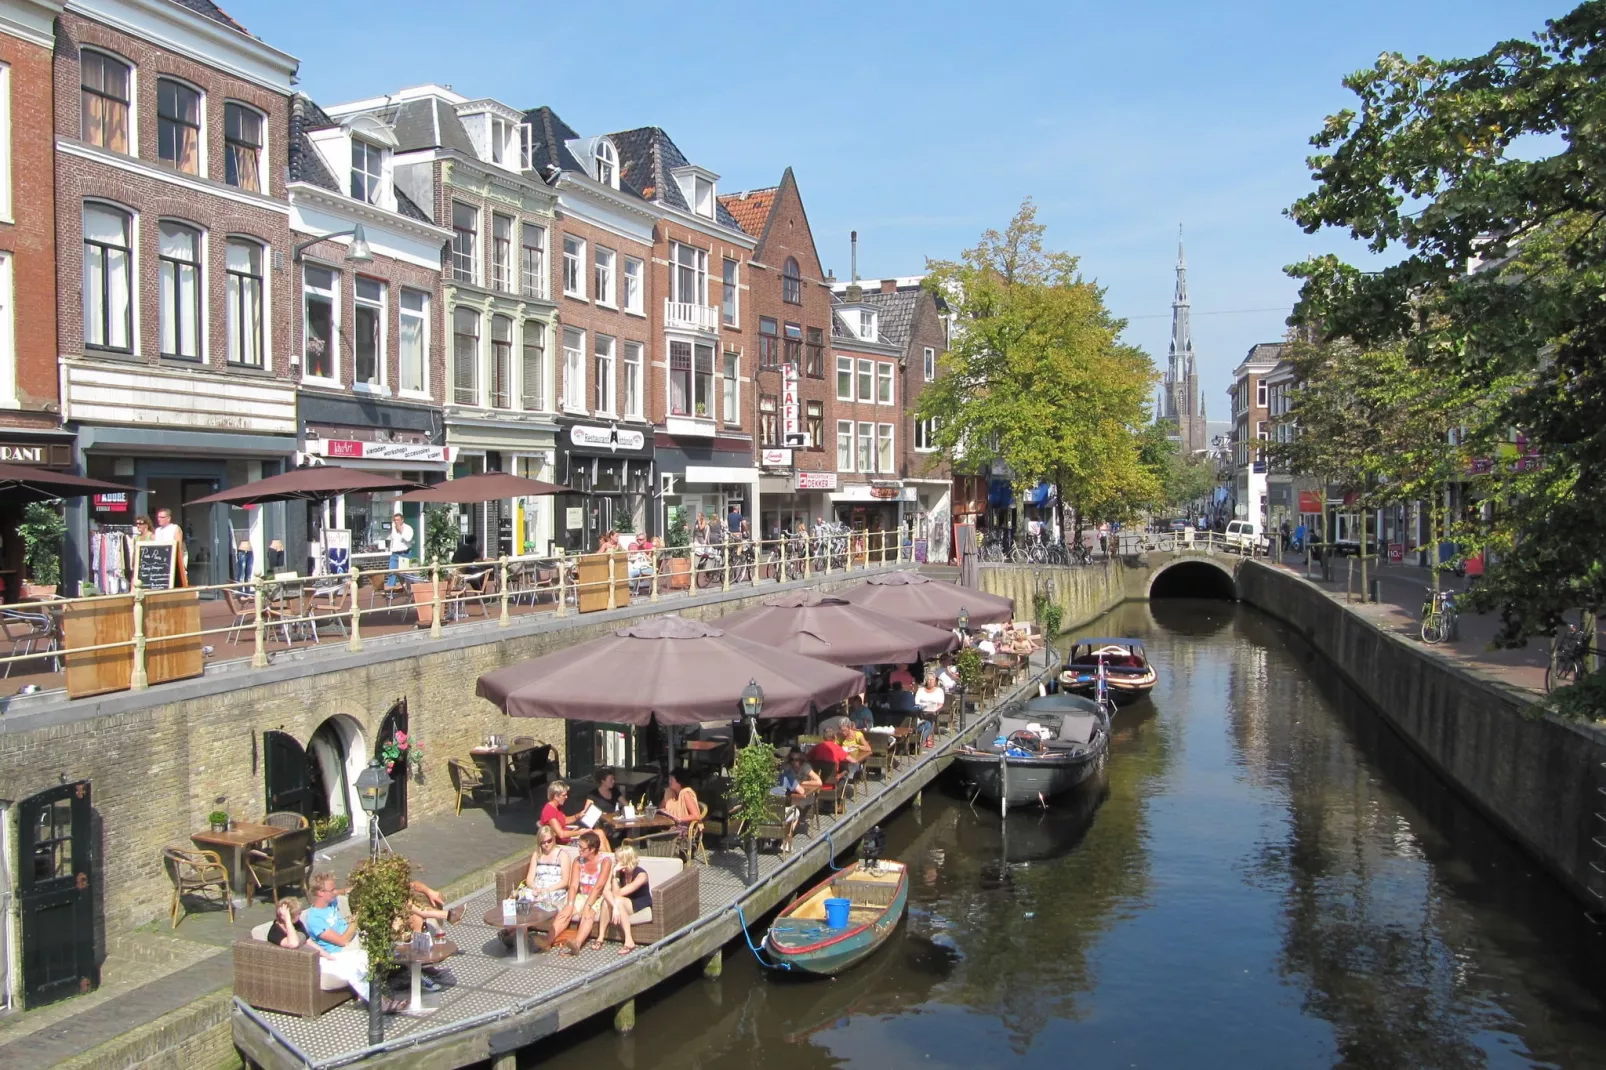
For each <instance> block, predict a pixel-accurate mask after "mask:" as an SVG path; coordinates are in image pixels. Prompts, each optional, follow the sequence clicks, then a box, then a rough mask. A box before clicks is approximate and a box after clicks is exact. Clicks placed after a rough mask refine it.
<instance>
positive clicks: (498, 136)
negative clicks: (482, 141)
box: [491, 115, 513, 167]
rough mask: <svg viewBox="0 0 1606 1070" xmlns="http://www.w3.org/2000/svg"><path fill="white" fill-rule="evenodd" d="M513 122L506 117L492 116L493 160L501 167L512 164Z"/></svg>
mask: <svg viewBox="0 0 1606 1070" xmlns="http://www.w3.org/2000/svg"><path fill="white" fill-rule="evenodd" d="M512 140H513V124H512V123H510V122H508V121H507V120H506V119H498V118H497V117H496V116H494V115H493V116H491V162H492V163H494V164H497V165H498V166H501V167H510V166H511V165H512V155H513V154H512V151H511V150H512Z"/></svg>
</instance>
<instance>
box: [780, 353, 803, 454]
mask: <svg viewBox="0 0 1606 1070" xmlns="http://www.w3.org/2000/svg"><path fill="white" fill-rule="evenodd" d="M800 404H802V402H800V401H799V400H798V395H797V365H796V364H782V365H781V430H782V431H784V432H785V433H786V434H787V435H789V436H790V435H795V434H797V433H798V432H799V431H801V430H803V428H802V427H801V426H800V425H799V419H800V417H799V414H798V406H799V405H800ZM786 441H787V442H790V441H792V440H791V439H790V438H787V439H786ZM787 463H788V464H790V463H791V462H790V461H788V462H787Z"/></svg>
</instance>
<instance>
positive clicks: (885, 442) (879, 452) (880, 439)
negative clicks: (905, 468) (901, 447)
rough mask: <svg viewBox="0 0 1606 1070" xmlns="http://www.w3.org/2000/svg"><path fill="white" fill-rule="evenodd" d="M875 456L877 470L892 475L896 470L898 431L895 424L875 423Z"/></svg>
mask: <svg viewBox="0 0 1606 1070" xmlns="http://www.w3.org/2000/svg"><path fill="white" fill-rule="evenodd" d="M883 454H884V456H883ZM875 457H876V471H877V472H880V473H881V474H882V475H893V474H895V473H896V472H897V471H898V431H897V425H896V424H876V429H875Z"/></svg>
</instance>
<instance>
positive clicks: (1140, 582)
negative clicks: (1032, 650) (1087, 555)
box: [978, 560, 1147, 631]
mask: <svg viewBox="0 0 1606 1070" xmlns="http://www.w3.org/2000/svg"><path fill="white" fill-rule="evenodd" d="M978 571H979V575H980V578H979V580H978V585H979V586H980V587H981V589H982V590H983V591H986V592H988V593H989V594H998V595H1003V596H1004V597H1005V598H1013V599H1014V600H1015V615H1016V616H1017V617H1019V618H1020V619H1022V620H1028V619H1036V618H1035V613H1036V603H1035V602H1034V601H1033V599H1034V598H1035V597H1036V596H1037V595H1038V594H1039V593H1044V594H1049V595H1052V597H1053V599H1054V601H1055V602H1056V603H1057V604H1058V605H1059V607H1060V609H1062V610H1063V611H1064V615H1063V618H1062V620H1063V623H1062V624H1061V625H1060V627H1061V628H1063V629H1065V630H1067V631H1070V630H1073V629H1075V628H1079V627H1081V626H1082V625H1084V624H1086V623H1087V622H1089V621H1091V620H1096V619H1097V618H1099V617H1101V616H1103V615H1104V614H1106V613H1108V612H1109V611H1110V610H1112V609H1114V608H1115V607H1116V606H1118V605H1120V604H1121V603H1122V602H1125V601H1127V600H1128V599H1131V598H1142V597H1145V596H1146V593H1147V590H1146V583H1145V581H1146V580H1147V573H1146V571H1144V572H1143V574H1142V575H1138V574H1137V573H1138V571H1140V570H1134V569H1131V568H1128V567H1127V566H1126V565H1124V564H1122V563H1121V562H1120V561H1118V560H1114V561H1104V562H1101V563H1099V564H1096V565H1088V566H1085V567H1080V568H1078V567H1069V566H1058V565H982V566H981V568H980V569H979V570H978ZM1134 584H1136V585H1137V586H1136V587H1135V588H1134ZM1134 591H1135V592H1136V593H1134Z"/></svg>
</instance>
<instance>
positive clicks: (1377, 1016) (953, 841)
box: [521, 601, 1606, 1070]
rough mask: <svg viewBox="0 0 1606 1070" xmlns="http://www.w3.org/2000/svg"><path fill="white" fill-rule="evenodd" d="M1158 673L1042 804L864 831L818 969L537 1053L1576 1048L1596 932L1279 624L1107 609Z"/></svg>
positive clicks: (1458, 1056)
mask: <svg viewBox="0 0 1606 1070" xmlns="http://www.w3.org/2000/svg"><path fill="white" fill-rule="evenodd" d="M1083 634H1113V635H1126V634H1136V635H1139V636H1142V637H1143V639H1144V640H1145V642H1146V643H1147V645H1148V649H1149V652H1150V655H1151V657H1152V658H1153V660H1154V661H1155V663H1156V665H1157V667H1158V669H1159V672H1160V682H1159V685H1158V687H1157V688H1156V690H1155V693H1154V696H1153V699H1152V702H1151V703H1146V704H1140V705H1137V706H1133V707H1129V708H1127V709H1125V710H1123V711H1122V712H1121V713H1120V715H1119V716H1118V718H1117V720H1116V726H1115V727H1116V733H1115V736H1116V738H1115V742H1114V746H1113V747H1112V749H1111V754H1110V759H1109V763H1108V765H1107V768H1106V770H1105V772H1104V773H1103V775H1102V776H1101V777H1099V778H1097V780H1096V781H1095V782H1092V783H1090V784H1088V785H1086V786H1085V787H1084V789H1083V790H1082V791H1081V792H1080V793H1079V794H1077V795H1074V796H1071V797H1068V798H1066V799H1063V800H1060V801H1059V803H1058V805H1056V806H1055V807H1054V809H1052V810H1050V811H1048V812H1039V813H1020V814H1012V815H1011V816H1010V818H1009V820H1008V822H1007V824H1002V825H1001V822H1000V821H999V819H998V816H997V814H996V812H979V811H973V810H972V809H971V808H970V807H969V806H968V805H967V804H966V803H965V801H964V799H963V798H962V797H961V796H960V794H959V792H958V791H957V790H955V789H950V790H948V791H932V792H929V793H928V794H927V797H926V801H925V805H924V808H923V810H922V811H920V812H918V813H917V812H915V811H905V812H904V813H903V814H902V815H900V816H899V817H898V819H897V820H896V821H894V822H893V823H892V824H891V825H890V826H889V827H888V829H887V832H888V847H889V850H888V854H889V855H890V856H892V857H897V858H902V859H904V860H905V861H907V862H909V863H910V865H911V866H912V867H913V885H912V890H911V894H910V902H909V916H908V918H907V920H906V921H905V923H904V924H903V925H902V926H900V928H899V929H898V931H897V933H896V934H895V935H894V937H893V938H892V940H891V941H890V942H889V943H888V945H887V946H885V947H884V948H882V949H881V950H880V952H878V954H877V955H876V956H875V957H874V958H872V959H871V960H869V961H868V962H866V963H864V964H861V965H860V966H859V967H858V968H857V969H855V970H854V971H852V972H850V973H848V974H846V975H844V976H842V977H840V978H838V979H836V980H834V981H830V980H807V981H798V980H795V979H793V978H789V977H775V976H772V975H765V974H764V972H763V971H761V970H760V969H759V968H758V967H757V966H755V964H754V962H753V959H752V957H751V956H750V955H748V954H747V952H746V951H745V950H741V951H740V952H739V953H738V952H737V951H736V950H733V949H729V948H728V949H727V950H726V959H725V961H726V968H725V971H724V975H723V977H722V978H721V979H720V980H718V981H706V980H702V979H697V978H693V979H687V980H685V981H684V982H682V983H678V984H671V985H667V986H664V988H663V989H662V990H661V991H660V992H659V993H658V994H656V996H655V997H652V998H645V999H642V1000H639V1001H638V1007H639V1017H638V1021H637V1028H636V1032H635V1034H634V1035H632V1036H629V1037H618V1036H615V1035H614V1034H612V1033H611V1032H609V1031H607V1029H606V1028H605V1027H606V1021H605V1020H604V1021H601V1022H599V1023H597V1025H596V1027H595V1028H585V1029H579V1030H573V1031H571V1032H569V1033H567V1034H564V1035H563V1036H562V1037H560V1038H554V1040H553V1041H550V1042H547V1045H546V1046H544V1047H543V1050H541V1051H540V1052H539V1053H530V1056H529V1057H528V1058H526V1059H524V1060H521V1065H526V1066H539V1067H542V1068H543V1070H581V1068H584V1070H598V1068H601V1067H615V1066H620V1067H625V1068H627V1070H676V1068H682V1067H684V1068H688V1070H690V1068H693V1067H698V1068H729V1070H738V1068H744V1070H745V1068H750V1067H751V1068H773V1070H812V1068H825V1067H852V1068H860V1067H863V1068H875V1070H891V1068H894V1067H908V1066H920V1067H931V1068H948V1067H952V1068H955V1070H974V1068H978V1067H1045V1068H1048V1067H1054V1068H1059V1067H1064V1066H1067V1065H1075V1066H1077V1067H1078V1068H1085V1067H1122V1068H1130V1067H1174V1066H1191V1067H1234V1068H1237V1067H1246V1066H1276V1067H1327V1066H1345V1067H1378V1068H1384V1067H1387V1068H1394V1067H1398V1068H1402V1070H1404V1068H1415V1067H1451V1068H1471V1067H1508V1066H1509V1067H1529V1066H1558V1067H1590V1066H1606V1006H1603V1002H1602V994H1603V993H1606V986H1603V982H1606V966H1603V962H1602V960H1603V955H1602V950H1603V947H1606V944H1603V938H1602V935H1601V933H1600V932H1599V931H1598V930H1597V929H1596V927H1595V926H1594V925H1593V924H1592V923H1591V922H1590V921H1589V920H1588V919H1587V918H1586V917H1585V916H1584V914H1583V912H1582V910H1581V909H1580V908H1579V907H1578V906H1577V905H1576V904H1575V902H1574V901H1573V900H1571V899H1570V898H1569V897H1567V896H1566V894H1565V893H1564V892H1562V891H1561V890H1560V888H1559V887H1558V886H1557V885H1555V884H1554V883H1553V882H1552V881H1550V880H1549V878H1548V877H1546V876H1545V875H1543V874H1541V873H1539V872H1537V871H1536V868H1535V867H1534V866H1533V865H1532V864H1531V863H1530V862H1529V861H1528V860H1527V859H1526V857H1525V856H1523V855H1521V854H1520V853H1518V852H1517V851H1516V850H1515V849H1514V848H1513V847H1512V846H1511V845H1510V844H1508V843H1507V842H1506V841H1505V840H1504V839H1503V838H1502V837H1501V836H1500V835H1499V834H1497V833H1496V832H1494V831H1493V830H1492V829H1491V828H1490V827H1489V826H1488V825H1487V824H1486V823H1485V822H1483V821H1482V819H1481V818H1480V817H1479V816H1478V815H1477V814H1476V813H1475V812H1473V811H1472V810H1471V809H1470V808H1468V807H1467V806H1466V805H1464V804H1463V803H1462V802H1461V801H1460V800H1459V799H1458V798H1457V797H1456V796H1454V795H1453V794H1452V793H1451V792H1450V791H1449V790H1448V789H1447V788H1446V787H1444V786H1443V785H1442V783H1441V782H1440V781H1438V780H1437V778H1436V777H1435V776H1434V775H1433V774H1432V773H1431V771H1429V770H1428V769H1427V768H1426V767H1424V766H1423V765H1422V763H1421V762H1420V761H1419V760H1417V759H1416V757H1415V756H1414V755H1413V754H1412V753H1411V752H1410V751H1409V750H1407V749H1406V748H1405V746H1404V745H1403V744H1402V743H1401V742H1400V741H1399V740H1398V739H1397V738H1395V737H1394V736H1393V735H1392V733H1391V732H1390V731H1389V730H1388V728H1387V727H1386V726H1385V725H1383V724H1382V723H1381V722H1380V721H1379V719H1378V718H1377V717H1376V716H1375V715H1374V714H1372V713H1371V712H1370V711H1369V710H1368V709H1367V708H1366V707H1365V706H1364V705H1363V704H1362V703H1361V702H1360V701H1359V699H1357V698H1356V697H1355V696H1354V695H1353V693H1351V692H1350V691H1349V690H1348V689H1347V688H1346V687H1344V686H1343V685H1342V684H1341V683H1340V682H1339V681H1338V680H1336V679H1335V678H1334V676H1333V674H1332V673H1331V671H1329V670H1328V669H1327V668H1326V667H1325V665H1324V663H1323V662H1321V661H1320V660H1319V659H1318V658H1316V657H1315V655H1314V654H1313V653H1312V652H1311V651H1309V650H1308V649H1306V648H1303V647H1302V646H1300V645H1298V644H1297V643H1294V642H1290V641H1289V640H1288V639H1287V638H1285V635H1284V632H1283V630H1282V628H1281V627H1280V626H1279V625H1278V624H1277V623H1276V622H1274V621H1272V620H1270V619H1269V618H1267V617H1264V616H1262V615H1260V614H1258V613H1257V612H1255V611H1254V610H1252V609H1248V608H1244V607H1240V606H1236V605H1234V604H1232V603H1227V602H1189V601H1156V602H1153V603H1150V604H1147V605H1144V604H1128V605H1126V606H1122V607H1121V608H1119V609H1117V610H1116V611H1114V612H1112V613H1111V614H1109V615H1108V616H1106V617H1105V618H1104V619H1102V620H1100V621H1098V622H1096V623H1095V624H1093V625H1091V626H1089V627H1088V628H1086V629H1083Z"/></svg>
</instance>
